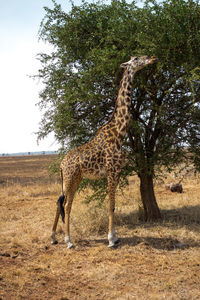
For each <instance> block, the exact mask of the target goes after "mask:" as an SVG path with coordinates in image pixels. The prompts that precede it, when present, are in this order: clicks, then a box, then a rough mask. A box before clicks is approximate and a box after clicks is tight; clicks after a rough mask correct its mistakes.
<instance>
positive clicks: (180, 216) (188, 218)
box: [116, 205, 200, 233]
mask: <svg viewBox="0 0 200 300" xmlns="http://www.w3.org/2000/svg"><path fill="white" fill-rule="evenodd" d="M161 215H162V219H161V220H158V221H156V222H143V221H139V218H138V212H137V211H133V212H130V213H128V214H124V213H123V214H118V215H117V217H116V224H117V225H118V226H122V225H126V226H127V227H128V228H130V229H133V228H138V227H140V226H142V227H145V228H150V227H155V226H158V225H159V226H163V227H177V226H178V227H181V226H184V227H186V228H187V227H190V230H192V231H197V232H199V233H200V226H199V225H200V205H196V206H183V207H181V208H177V209H169V210H167V209H166V210H161ZM191 225H196V226H191Z"/></svg>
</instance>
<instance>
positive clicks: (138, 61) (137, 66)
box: [121, 56, 157, 72]
mask: <svg viewBox="0 0 200 300" xmlns="http://www.w3.org/2000/svg"><path fill="white" fill-rule="evenodd" d="M156 60H157V58H156V57H155V56H151V57H150V56H131V59H130V60H129V61H127V62H125V63H123V64H121V67H122V68H128V69H131V70H132V71H134V72H137V71H139V70H141V69H143V68H144V67H145V66H147V65H149V64H154V63H155V62H156Z"/></svg>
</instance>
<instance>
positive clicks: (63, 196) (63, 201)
mask: <svg viewBox="0 0 200 300" xmlns="http://www.w3.org/2000/svg"><path fill="white" fill-rule="evenodd" d="M57 203H58V206H59V208H60V214H61V217H62V221H63V223H65V210H64V204H65V195H64V194H62V195H61V196H60V197H59V198H58V201H57Z"/></svg>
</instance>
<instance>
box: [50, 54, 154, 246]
mask: <svg viewBox="0 0 200 300" xmlns="http://www.w3.org/2000/svg"><path fill="white" fill-rule="evenodd" d="M156 60H157V59H156V58H155V57H154V56H152V57H148V56H140V57H135V56H134V57H131V59H130V60H129V61H128V62H125V63H122V64H121V67H122V68H124V69H125V71H124V74H123V77H122V80H121V83H120V89H119V92H118V97H117V100H116V103H115V109H114V111H113V113H112V116H111V118H110V120H109V121H108V122H107V123H106V124H104V125H103V126H102V127H100V128H99V129H98V131H97V133H96V135H95V137H94V138H93V139H92V140H91V141H89V142H88V143H86V144H84V145H82V146H80V147H78V148H75V149H73V150H71V151H69V152H68V154H66V156H65V157H64V159H63V161H62V162H61V166H60V170H61V178H62V195H61V196H60V197H59V199H58V202H57V203H58V205H57V211H56V217H55V221H54V225H53V229H52V235H51V239H52V244H57V240H56V237H55V234H56V227H57V223H58V220H59V216H60V215H61V216H62V219H63V222H64V219H65V226H66V233H65V242H66V244H67V247H68V248H69V249H70V248H72V247H73V244H72V243H71V240H70V212H71V207H72V202H73V198H74V195H75V192H76V190H77V188H78V186H79V184H80V182H81V180H82V178H89V179H94V180H96V179H100V178H103V177H107V184H108V196H109V217H108V220H109V225H108V242H109V244H108V247H114V246H115V245H116V244H117V243H118V242H119V239H118V237H117V235H116V233H115V229H114V210H115V191H116V187H117V184H118V180H119V174H120V171H121V169H122V167H123V161H124V160H123V155H122V151H121V147H122V143H123V139H124V137H125V135H126V133H127V130H128V126H129V121H130V107H131V98H132V81H133V78H134V75H135V74H136V72H137V71H138V70H141V69H142V68H144V67H145V66H146V65H148V64H153V63H154V62H155V61H156Z"/></svg>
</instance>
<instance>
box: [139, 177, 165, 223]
mask: <svg viewBox="0 0 200 300" xmlns="http://www.w3.org/2000/svg"><path fill="white" fill-rule="evenodd" d="M139 177H140V193H141V198H142V203H143V206H144V218H145V221H146V222H147V221H156V220H158V219H161V213H160V209H159V207H158V204H157V202H156V197H155V194H154V187H153V176H152V175H148V174H146V173H142V174H140V175H139Z"/></svg>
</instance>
